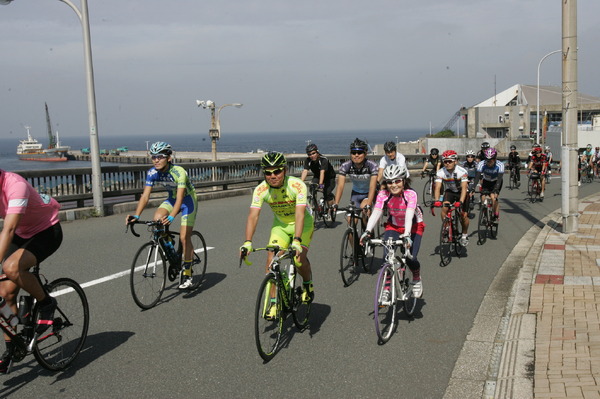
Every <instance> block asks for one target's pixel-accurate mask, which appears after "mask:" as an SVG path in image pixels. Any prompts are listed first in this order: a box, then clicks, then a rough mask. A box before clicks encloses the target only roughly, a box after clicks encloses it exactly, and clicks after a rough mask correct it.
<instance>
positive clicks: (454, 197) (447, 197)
mask: <svg viewBox="0 0 600 399" xmlns="http://www.w3.org/2000/svg"><path fill="white" fill-rule="evenodd" d="M469 200H470V197H469V196H468V195H467V197H466V198H465V202H463V204H462V207H461V210H462V211H463V212H469ZM457 201H460V193H455V192H454V191H452V190H448V191H446V192H445V193H444V202H449V203H451V204H454V203H455V202H457Z"/></svg>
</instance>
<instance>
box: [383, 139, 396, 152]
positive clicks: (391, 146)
mask: <svg viewBox="0 0 600 399" xmlns="http://www.w3.org/2000/svg"><path fill="white" fill-rule="evenodd" d="M383 151H385V152H392V151H396V143H394V142H393V141H388V142H387V143H385V144H384V145H383Z"/></svg>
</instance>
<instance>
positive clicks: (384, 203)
mask: <svg viewBox="0 0 600 399" xmlns="http://www.w3.org/2000/svg"><path fill="white" fill-rule="evenodd" d="M407 174H408V171H407V169H406V166H404V165H388V166H387V167H386V168H385V170H384V171H383V177H384V179H385V183H386V186H387V190H381V191H379V194H378V195H377V199H376V201H375V207H374V208H373V213H372V214H371V217H369V221H368V223H367V229H366V230H365V232H364V233H363V235H362V237H361V238H360V243H361V244H363V243H364V242H365V241H366V240H368V239H369V238H370V237H371V236H372V235H373V233H372V231H373V228H374V227H375V226H376V225H377V222H378V221H379V218H380V217H381V215H382V214H383V210H384V209H387V211H388V219H387V222H385V224H384V226H385V233H384V234H383V239H384V240H387V239H388V238H391V239H393V240H398V239H400V238H402V239H403V240H404V243H405V244H404V245H405V246H406V248H407V249H410V252H411V255H412V259H407V261H406V263H407V265H408V267H409V268H410V271H411V272H412V275H413V279H412V281H411V284H412V285H413V294H414V296H415V297H416V298H420V297H421V295H422V294H423V283H422V281H421V264H420V262H419V260H418V259H417V255H418V254H419V248H420V247H421V239H422V238H423V231H424V230H425V223H424V222H423V211H422V210H421V208H420V207H419V205H418V198H417V193H416V192H415V191H414V190H412V189H411V188H410V179H409V178H408V177H407ZM385 255H386V254H384V256H383V257H384V259H385Z"/></svg>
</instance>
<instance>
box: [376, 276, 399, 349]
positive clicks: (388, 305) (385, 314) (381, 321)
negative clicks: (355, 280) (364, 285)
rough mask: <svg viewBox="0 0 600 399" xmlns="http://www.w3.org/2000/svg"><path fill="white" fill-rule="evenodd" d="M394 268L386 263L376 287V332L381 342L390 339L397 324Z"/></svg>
mask: <svg viewBox="0 0 600 399" xmlns="http://www.w3.org/2000/svg"><path fill="white" fill-rule="evenodd" d="M393 279H394V268H393V267H392V266H391V265H388V264H386V265H384V266H383V267H382V268H381V269H380V270H379V276H378V278H377V286H376V288H375V312H374V314H375V332H376V333H377V337H378V338H379V343H381V344H384V343H386V342H387V341H389V339H390V337H391V336H392V334H393V332H394V327H395V324H396V292H395V285H394V281H393Z"/></svg>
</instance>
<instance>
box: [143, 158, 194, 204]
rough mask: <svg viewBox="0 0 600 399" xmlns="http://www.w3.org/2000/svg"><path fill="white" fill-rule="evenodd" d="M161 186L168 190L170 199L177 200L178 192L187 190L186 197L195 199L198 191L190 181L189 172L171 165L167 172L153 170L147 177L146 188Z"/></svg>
mask: <svg viewBox="0 0 600 399" xmlns="http://www.w3.org/2000/svg"><path fill="white" fill-rule="evenodd" d="M155 184H160V185H162V186H163V187H165V188H166V190H167V192H168V193H169V198H170V199H176V198H177V190H178V189H180V188H185V196H186V197H187V196H190V197H192V196H193V197H195V196H196V190H195V189H194V186H193V185H192V182H191V181H190V179H189V177H188V174H187V172H186V171H185V169H183V168H182V167H181V166H178V165H172V164H169V169H167V171H166V172H161V171H160V170H158V169H156V168H152V169H150V170H149V171H148V174H147V175H146V186H150V187H153V186H154V185H155Z"/></svg>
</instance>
